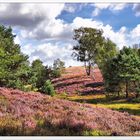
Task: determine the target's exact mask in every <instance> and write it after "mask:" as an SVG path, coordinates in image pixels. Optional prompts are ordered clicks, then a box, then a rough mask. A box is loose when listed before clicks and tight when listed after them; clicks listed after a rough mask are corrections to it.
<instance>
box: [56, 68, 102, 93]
mask: <svg viewBox="0 0 140 140" xmlns="http://www.w3.org/2000/svg"><path fill="white" fill-rule="evenodd" d="M53 84H54V87H55V89H56V91H57V92H58V93H63V92H65V93H67V94H69V95H72V94H75V93H76V94H77V93H78V94H89V93H103V78H102V75H101V72H100V70H99V69H98V68H94V69H92V71H91V76H87V75H86V72H85V68H84V67H79V66H75V67H69V68H66V71H65V73H64V74H63V75H62V76H61V77H60V78H56V79H54V80H53Z"/></svg>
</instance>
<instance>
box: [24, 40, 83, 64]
mask: <svg viewBox="0 0 140 140" xmlns="http://www.w3.org/2000/svg"><path fill="white" fill-rule="evenodd" d="M22 52H24V53H25V54H27V55H30V58H29V60H30V62H32V61H33V60H35V59H41V60H42V61H43V62H44V64H45V65H52V64H53V61H54V60H55V59H57V58H60V59H61V60H63V61H64V62H66V66H73V65H82V63H80V62H77V61H74V60H73V58H72V57H71V54H72V45H71V44H68V43H65V44H59V43H42V44H40V45H37V46H35V47H33V46H32V45H31V44H27V45H25V46H23V47H22Z"/></svg>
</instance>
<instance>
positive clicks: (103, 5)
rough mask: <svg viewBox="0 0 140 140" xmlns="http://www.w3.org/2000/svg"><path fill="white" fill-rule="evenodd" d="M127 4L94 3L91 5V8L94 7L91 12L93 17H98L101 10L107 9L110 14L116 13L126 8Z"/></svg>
mask: <svg viewBox="0 0 140 140" xmlns="http://www.w3.org/2000/svg"><path fill="white" fill-rule="evenodd" d="M126 5H127V4H125V3H114V4H111V3H96V4H92V6H94V7H95V10H94V11H93V13H92V15H93V16H98V15H99V14H100V12H101V10H104V9H109V10H110V11H112V12H118V11H121V10H123V9H124V8H125V7H126Z"/></svg>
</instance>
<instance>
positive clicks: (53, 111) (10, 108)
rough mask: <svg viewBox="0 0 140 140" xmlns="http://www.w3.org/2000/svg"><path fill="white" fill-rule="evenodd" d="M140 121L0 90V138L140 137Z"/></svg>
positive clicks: (88, 106)
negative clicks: (6, 136)
mask: <svg viewBox="0 0 140 140" xmlns="http://www.w3.org/2000/svg"><path fill="white" fill-rule="evenodd" d="M139 132H140V119H138V118H135V117H134V116H132V115H129V114H128V113H120V112H118V111H112V110H110V109H105V108H101V107H97V106H90V105H88V104H81V103H76V102H72V101H67V100H62V99H57V98H56V97H50V96H47V95H43V94H41V93H37V92H22V91H20V90H14V89H8V88H2V87H1V88H0V135H51V136H52V135H55V136H57V135H140V133H139Z"/></svg>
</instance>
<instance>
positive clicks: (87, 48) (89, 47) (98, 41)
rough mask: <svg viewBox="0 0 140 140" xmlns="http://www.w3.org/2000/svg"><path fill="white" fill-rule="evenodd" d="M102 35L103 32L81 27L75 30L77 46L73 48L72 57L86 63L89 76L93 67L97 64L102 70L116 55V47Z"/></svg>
mask: <svg viewBox="0 0 140 140" xmlns="http://www.w3.org/2000/svg"><path fill="white" fill-rule="evenodd" d="M102 34H103V31H102V30H98V29H94V28H83V27H81V28H79V29H76V30H74V40H76V41H77V45H75V46H74V47H73V51H74V52H73V54H72V56H73V57H74V58H76V60H78V61H81V62H84V64H85V68H86V73H87V75H90V71H91V67H92V66H93V65H94V64H95V63H96V64H97V65H98V66H99V67H100V68H101V70H102V69H104V65H105V64H104V63H106V61H107V60H108V59H110V58H112V57H114V56H115V55H116V52H117V50H116V45H115V44H114V43H113V42H112V41H111V40H109V39H105V38H104V37H103V35H102ZM102 71H103V70H102Z"/></svg>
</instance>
